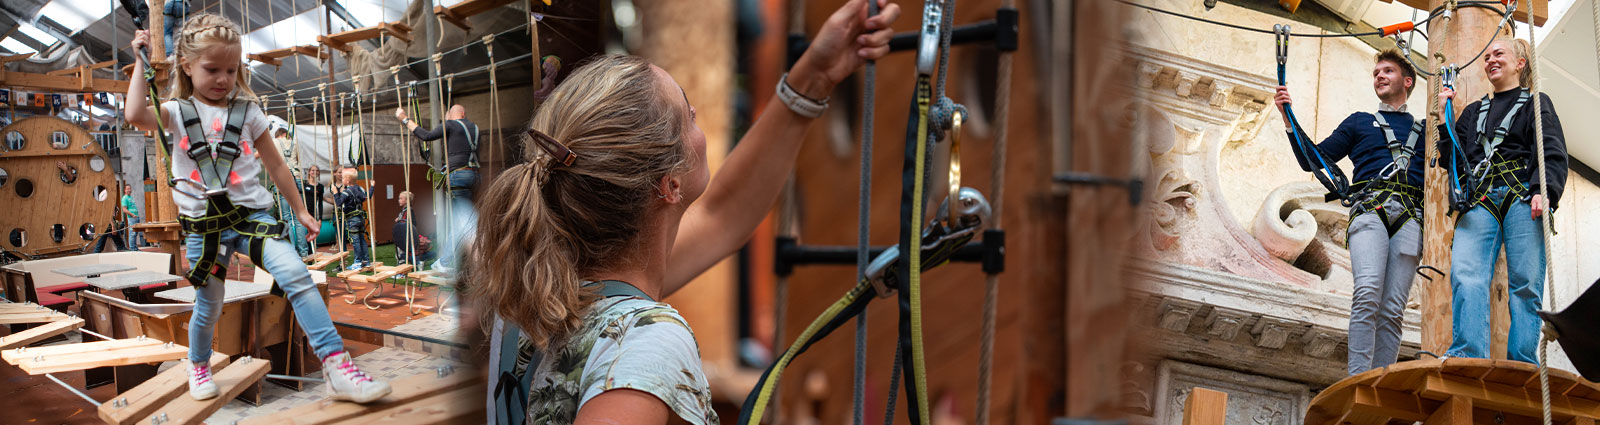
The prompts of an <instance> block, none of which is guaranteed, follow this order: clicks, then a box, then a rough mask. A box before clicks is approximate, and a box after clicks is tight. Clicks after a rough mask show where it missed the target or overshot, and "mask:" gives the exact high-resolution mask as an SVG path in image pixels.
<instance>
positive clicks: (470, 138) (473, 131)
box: [445, 120, 478, 171]
mask: <svg viewBox="0 0 1600 425" xmlns="http://www.w3.org/2000/svg"><path fill="white" fill-rule="evenodd" d="M449 122H453V123H456V125H459V126H461V132H462V133H465V134H466V135H467V146H469V147H471V148H472V153H469V154H467V165H465V166H461V167H452V168H450V171H455V170H458V169H461V168H466V167H471V168H478V125H477V124H473V125H472V126H471V127H468V126H467V123H466V122H465V121H463V120H450V121H449ZM449 133H450V132H448V131H446V132H445V134H449ZM448 161H449V159H448V158H446V162H448Z"/></svg>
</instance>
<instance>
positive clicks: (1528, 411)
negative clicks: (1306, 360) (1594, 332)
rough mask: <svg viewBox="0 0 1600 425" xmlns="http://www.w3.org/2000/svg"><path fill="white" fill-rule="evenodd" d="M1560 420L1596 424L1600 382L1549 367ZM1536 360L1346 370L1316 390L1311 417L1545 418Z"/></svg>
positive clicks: (1385, 420)
mask: <svg viewBox="0 0 1600 425" xmlns="http://www.w3.org/2000/svg"><path fill="white" fill-rule="evenodd" d="M1550 397H1551V398H1550V404H1551V409H1552V414H1553V416H1552V418H1553V419H1554V420H1555V423H1557V424H1583V425H1593V424H1594V423H1595V422H1594V420H1595V419H1596V418H1597V417H1600V384H1595V383H1594V382H1589V381H1586V380H1583V379H1582V378H1580V377H1578V376H1577V375H1574V374H1572V373H1570V372H1566V371H1562V370H1556V369H1550ZM1541 405H1542V401H1541V397H1540V391H1539V370H1538V367H1537V366H1534V365H1531V364H1528V363H1522V362H1515V361H1507V360H1488V359H1463V358H1452V359H1445V360H1438V359H1431V360H1417V361H1409V362H1403V363H1396V364H1394V365H1390V366H1389V367H1387V368H1384V369H1375V370H1370V371H1367V372H1365V373H1362V374H1359V375H1355V376H1351V377H1349V378H1345V379H1344V380H1342V381H1339V382H1338V383H1335V384H1333V385H1332V386H1330V387H1328V388H1327V389H1326V390H1323V391H1322V392H1321V393H1319V394H1317V397H1316V398H1314V399H1312V400H1311V408H1310V409H1309V410H1308V411H1307V412H1306V421H1305V423H1306V425H1344V424H1352V425H1361V424H1390V423H1396V424H1400V423H1403V424H1411V423H1414V422H1418V421H1421V422H1424V423H1425V424H1428V425H1435V424H1441V425H1442V424H1494V425H1503V424H1533V423H1539V422H1541V417H1542V409H1541Z"/></svg>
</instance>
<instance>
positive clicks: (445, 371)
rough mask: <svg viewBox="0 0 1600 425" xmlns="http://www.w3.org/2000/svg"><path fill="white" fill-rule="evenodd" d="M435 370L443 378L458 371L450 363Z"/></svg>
mask: <svg viewBox="0 0 1600 425" xmlns="http://www.w3.org/2000/svg"><path fill="white" fill-rule="evenodd" d="M434 372H436V373H438V374H439V377H440V378H443V377H446V376H450V374H452V373H455V372H456V368H454V367H451V366H450V365H444V366H440V367H439V368H438V369H435V370H434Z"/></svg>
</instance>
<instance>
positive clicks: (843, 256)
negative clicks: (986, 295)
mask: <svg viewBox="0 0 1600 425" xmlns="http://www.w3.org/2000/svg"><path fill="white" fill-rule="evenodd" d="M989 232H993V231H989ZM989 232H984V235H985V236H984V237H986V238H987V237H988V235H989ZM1001 234H1002V235H1004V232H1001ZM990 244H992V245H994V246H996V247H999V248H1000V249H1001V250H1004V249H1005V237H1004V236H1001V237H1000V240H999V242H998V243H997V244H996V243H993V242H991V243H990ZM888 249H889V247H886V246H875V247H871V248H868V249H867V256H868V257H872V258H877V257H878V255H879V254H882V253H883V251H885V250H888ZM987 249H988V248H987V247H986V246H985V242H969V243H967V244H966V245H962V246H961V248H957V249H956V253H955V254H954V255H953V256H951V257H950V261H952V262H960V263H983V262H985V261H989V260H986V259H985V258H986V257H993V256H992V255H987V254H986V252H985V251H986V250H987ZM775 251H776V253H777V255H776V257H777V259H776V261H773V270H774V271H775V272H776V273H777V274H778V275H779V276H788V275H791V274H794V267H795V266H806V265H841V266H842V265H854V264H855V263H856V247H854V246H839V245H800V244H798V243H797V242H796V241H795V239H794V238H792V237H788V236H780V237H778V246H777V249H776V250H775ZM999 261H1001V262H1004V261H1005V257H1004V254H1003V253H1002V254H1000V257H999ZM1001 268H1002V269H1004V266H1003V265H1002V267H1001Z"/></svg>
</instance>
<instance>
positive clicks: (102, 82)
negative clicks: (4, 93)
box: [0, 71, 128, 93]
mask: <svg viewBox="0 0 1600 425" xmlns="http://www.w3.org/2000/svg"><path fill="white" fill-rule="evenodd" d="M84 74H85V75H88V74H90V73H89V72H84ZM0 86H9V87H21V88H32V89H40V90H48V91H54V92H71V93H88V92H127V91H128V82H127V81H121V80H110V79H104V78H93V77H92V76H91V77H89V78H88V79H87V80H85V79H84V78H81V77H78V76H73V75H48V74H35V73H31V72H17V71H11V72H5V73H0Z"/></svg>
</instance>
